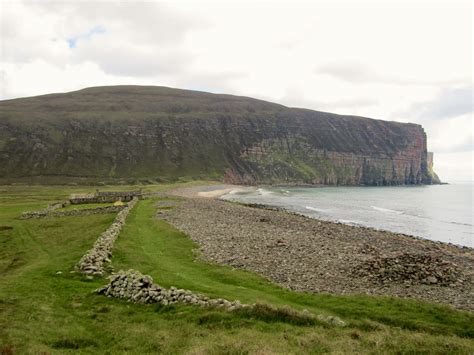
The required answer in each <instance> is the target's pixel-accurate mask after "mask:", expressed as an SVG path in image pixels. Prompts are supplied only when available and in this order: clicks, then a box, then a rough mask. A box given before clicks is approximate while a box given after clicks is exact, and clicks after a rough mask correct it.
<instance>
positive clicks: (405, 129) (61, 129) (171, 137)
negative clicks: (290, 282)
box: [0, 86, 439, 185]
mask: <svg viewBox="0 0 474 355" xmlns="http://www.w3.org/2000/svg"><path fill="white" fill-rule="evenodd" d="M0 167H1V168H0V181H1V182H3V183H8V182H15V181H49V182H55V183H57V182H61V181H64V182H69V181H76V180H77V181H95V182H98V181H103V182H117V181H122V182H133V181H145V180H147V181H173V180H176V179H180V178H194V179H203V178H206V179H220V180H224V181H226V182H230V183H237V184H331V185H333V184H338V185H400V184H433V183H439V179H438V177H437V176H436V174H435V173H434V171H433V155H432V153H428V152H427V150H426V134H425V132H424V130H423V128H422V127H421V126H420V125H417V124H411V123H400V122H388V121H382V120H374V119H370V118H365V117H356V116H345V115H336V114H331V113H326V112H319V111H312V110H305V109H297V108H288V107H285V106H282V105H278V104H274V103H270V102H266V101H261V100H256V99H252V98H247V97H240V96H232V95H216V94H209V93H204V92H197V91H188V90H178V89H171V88H165V87H146V86H111V87H94V88H88V89H84V90H79V91H75V92H70V93H65V94H51V95H43V96H36V97H30V98H22V99H14V100H5V101H1V102H0Z"/></svg>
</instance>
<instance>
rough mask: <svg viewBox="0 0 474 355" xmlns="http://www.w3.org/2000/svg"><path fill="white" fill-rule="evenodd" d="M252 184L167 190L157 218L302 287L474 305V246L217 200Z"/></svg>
mask: <svg viewBox="0 0 474 355" xmlns="http://www.w3.org/2000/svg"><path fill="white" fill-rule="evenodd" d="M245 188H248V187H243V186H234V185H216V186H212V187H211V186H200V187H192V188H184V189H179V190H173V191H169V195H170V196H179V197H184V199H180V200H179V201H173V202H171V201H163V202H162V203H166V204H167V205H168V206H169V205H170V204H171V205H173V206H174V208H172V209H160V203H159V204H158V214H157V217H158V218H160V219H164V220H166V221H168V222H169V223H171V224H172V225H174V226H175V227H177V228H178V229H180V230H181V231H183V232H185V233H186V234H187V235H188V236H189V237H190V238H191V239H193V240H194V241H196V242H197V243H198V244H199V246H200V251H201V256H202V258H204V259H205V260H207V261H211V262H216V263H219V264H226V265H230V266H232V267H235V268H241V269H246V270H250V271H254V272H256V273H259V274H260V275H263V276H265V277H266V278H268V279H270V280H272V281H273V282H276V283H278V284H280V285H281V286H283V287H287V288H290V289H294V290H299V291H309V292H327V293H332V294H374V295H387V296H399V297H408V298H418V299H423V300H427V301H430V302H438V303H444V304H450V305H452V306H454V307H457V308H461V309H468V310H474V297H473V296H472V295H473V294H474V287H473V276H474V275H473V274H474V251H473V249H471V248H460V247H457V246H454V245H448V244H444V243H440V242H432V241H428V240H423V239H419V238H414V237H411V236H407V235H403V234H398V233H392V232H386V231H380V230H375V229H371V228H365V227H356V226H349V225H344V224H340V223H333V222H325V221H320V220H315V219H311V218H307V217H304V216H300V215H295V214H292V213H288V212H284V211H279V210H270V209H265V208H257V207H249V206H242V205H240V204H235V203H230V202H225V201H221V200H218V197H220V196H222V195H223V194H226V193H229V192H231V191H238V190H239V189H245Z"/></svg>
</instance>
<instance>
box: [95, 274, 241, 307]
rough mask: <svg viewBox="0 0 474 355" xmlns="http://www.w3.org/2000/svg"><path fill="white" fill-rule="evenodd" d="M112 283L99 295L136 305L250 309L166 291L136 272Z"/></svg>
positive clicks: (115, 276)
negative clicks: (158, 304) (181, 304)
mask: <svg viewBox="0 0 474 355" xmlns="http://www.w3.org/2000/svg"><path fill="white" fill-rule="evenodd" d="M109 280H110V283H109V284H108V285H105V286H104V287H101V288H99V289H98V290H97V293H99V294H104V295H106V296H110V297H116V298H121V299H124V300H127V301H131V302H134V303H161V304H163V305H168V304H173V303H184V304H193V305H198V306H215V307H225V308H227V309H228V310H234V309H238V308H242V307H248V306H247V305H243V304H241V303H240V302H239V301H232V302H231V301H227V300H225V299H221V298H218V299H211V298H209V297H206V296H204V295H200V294H197V293H193V292H191V291H189V290H183V289H177V288H176V287H170V288H169V289H166V288H164V287H161V286H160V285H158V284H155V283H153V279H152V278H151V276H148V275H143V274H141V273H140V272H139V271H136V270H128V271H122V270H121V271H119V272H118V273H115V274H113V275H111V276H110V277H109Z"/></svg>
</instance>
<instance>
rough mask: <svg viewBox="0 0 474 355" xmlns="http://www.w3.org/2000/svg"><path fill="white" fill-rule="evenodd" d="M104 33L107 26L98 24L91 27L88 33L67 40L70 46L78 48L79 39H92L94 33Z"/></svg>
mask: <svg viewBox="0 0 474 355" xmlns="http://www.w3.org/2000/svg"><path fill="white" fill-rule="evenodd" d="M102 33H105V28H104V27H102V26H96V27H94V28H91V29H90V30H89V31H87V32H86V33H82V34H80V35H77V36H74V37H70V38H68V39H67V40H66V41H67V43H68V45H69V48H76V45H77V41H79V40H81V41H82V40H90V39H91V37H92V36H93V35H96V34H102Z"/></svg>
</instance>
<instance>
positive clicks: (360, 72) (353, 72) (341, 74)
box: [315, 62, 469, 86]
mask: <svg viewBox="0 0 474 355" xmlns="http://www.w3.org/2000/svg"><path fill="white" fill-rule="evenodd" d="M315 73H316V74H323V75H329V76H331V77H333V78H336V79H339V80H342V81H346V82H349V83H352V84H392V85H427V86H431V85H455V84H461V83H466V82H469V80H467V79H466V78H455V79H451V80H431V81H430V80H419V79H413V78H408V77H397V76H393V75H390V74H384V73H379V72H377V71H375V70H373V69H372V68H370V67H369V66H367V65H365V64H362V63H357V62H347V63H328V64H325V65H323V66H320V67H318V68H316V69H315Z"/></svg>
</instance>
